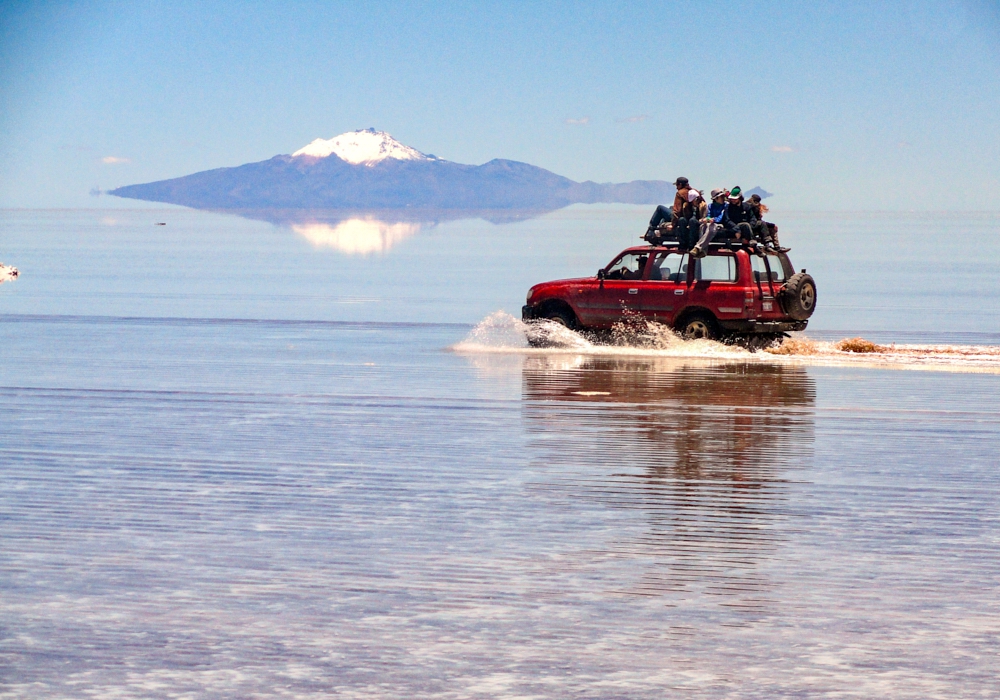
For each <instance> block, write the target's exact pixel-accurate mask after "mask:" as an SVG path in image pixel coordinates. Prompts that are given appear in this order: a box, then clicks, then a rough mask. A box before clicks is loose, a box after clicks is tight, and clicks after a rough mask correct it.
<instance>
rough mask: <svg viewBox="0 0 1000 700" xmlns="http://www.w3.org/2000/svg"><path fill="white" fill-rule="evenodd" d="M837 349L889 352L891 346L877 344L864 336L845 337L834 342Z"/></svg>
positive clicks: (861, 351) (842, 350) (844, 350)
mask: <svg viewBox="0 0 1000 700" xmlns="http://www.w3.org/2000/svg"><path fill="white" fill-rule="evenodd" d="M833 347H835V348H836V349H837V350H840V351H841V352H860V353H869V352H888V351H889V350H890V348H887V347H886V346H884V345H876V344H875V343H873V342H872V341H870V340H865V339H864V338H844V339H843V340H841V341H838V342H837V343H835V344H834V346H833Z"/></svg>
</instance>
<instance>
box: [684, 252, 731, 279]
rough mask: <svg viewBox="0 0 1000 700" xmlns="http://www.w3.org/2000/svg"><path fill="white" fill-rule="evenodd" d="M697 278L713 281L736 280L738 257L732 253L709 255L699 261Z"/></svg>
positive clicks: (696, 268) (696, 272)
mask: <svg viewBox="0 0 1000 700" xmlns="http://www.w3.org/2000/svg"><path fill="white" fill-rule="evenodd" d="M694 272H695V279H697V280H708V281H713V282H735V281H736V258H735V257H734V256H732V255H709V256H708V257H707V258H702V259H700V260H698V261H697V263H696V264H695V268H694Z"/></svg>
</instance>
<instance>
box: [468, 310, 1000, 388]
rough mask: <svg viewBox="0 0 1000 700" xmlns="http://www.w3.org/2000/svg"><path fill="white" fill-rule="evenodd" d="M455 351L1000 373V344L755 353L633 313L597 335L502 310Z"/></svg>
mask: <svg viewBox="0 0 1000 700" xmlns="http://www.w3.org/2000/svg"><path fill="white" fill-rule="evenodd" d="M451 349H452V350H454V351H456V352H461V353H467V354H483V353H488V354H497V353H506V354H510V353H515V354H528V355H533V354H546V355H565V354H567V353H568V354H573V355H644V356H658V357H676V358H689V359H691V360H696V359H702V360H710V361H712V362H720V361H722V362H755V363H774V364H793V365H814V366H845V365H848V366H862V367H873V368H881V369H917V370H921V369H922V370H934V371H948V372H986V373H990V374H1000V347H997V346H991V345H900V344H894V345H888V346H886V345H877V344H875V343H872V342H870V341H867V340H865V339H863V338H847V339H844V340H841V341H837V342H825V341H819V340H813V339H811V338H808V337H806V336H804V335H801V334H796V335H795V336H794V337H791V338H786V339H785V340H784V341H782V342H781V343H780V344H777V345H774V346H772V347H769V348H765V349H764V350H763V351H762V352H754V351H751V350H748V349H746V348H743V347H740V346H738V345H729V344H725V343H719V342H715V341H712V340H706V339H695V340H685V339H683V338H681V337H679V336H678V335H677V334H676V333H675V332H674V331H673V330H672V329H671V328H670V327H668V326H664V325H661V324H658V323H650V322H647V321H646V320H645V319H643V318H642V317H641V316H638V315H628V314H626V316H625V317H624V318H623V319H622V321H621V323H618V324H616V325H615V327H614V328H613V329H612V331H611V333H610V334H605V335H602V336H600V337H599V338H598V337H590V336H588V335H587V334H585V333H579V332H576V331H573V330H570V329H569V328H566V327H565V326H563V325H561V324H559V323H556V322H554V321H532V322H531V323H524V322H522V321H521V320H519V319H517V318H514V317H513V316H511V315H510V314H508V313H506V312H503V311H497V312H495V313H492V314H490V315H489V316H487V317H486V318H484V319H483V320H482V321H481V322H480V323H479V324H477V325H476V327H475V328H473V329H472V331H471V332H470V333H469V335H468V336H467V337H466V338H465V339H464V340H463V341H461V342H459V343H457V344H456V345H454V346H453V347H452V348H451Z"/></svg>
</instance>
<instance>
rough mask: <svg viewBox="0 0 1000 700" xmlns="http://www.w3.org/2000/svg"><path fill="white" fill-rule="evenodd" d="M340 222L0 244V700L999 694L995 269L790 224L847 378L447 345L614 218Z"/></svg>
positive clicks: (512, 301) (201, 227)
mask: <svg viewBox="0 0 1000 700" xmlns="http://www.w3.org/2000/svg"><path fill="white" fill-rule="evenodd" d="M904 218H905V217H904ZM164 220H166V221H168V226H166V227H154V226H153V225H152V222H153V221H164ZM359 220H360V221H361V223H360V224H359V223H358V222H357V221H354V222H352V223H349V224H345V225H344V226H341V225H340V223H341V222H326V223H328V224H329V226H328V227H326V228H323V227H317V228H310V229H309V230H308V231H300V233H301V234H302V235H301V236H300V235H296V234H295V233H294V232H293V231H287V230H286V231H281V230H277V229H274V228H273V227H271V226H270V225H267V224H259V223H258V224H247V223H246V222H242V221H240V220H237V219H234V218H232V217H222V216H215V215H209V214H202V213H196V212H181V211H177V210H170V211H165V212H156V213H155V216H154V214H153V213H150V212H144V211H138V212H115V213H114V214H113V216H112V215H111V214H100V213H94V212H90V213H88V212H82V213H81V212H69V213H66V212H41V213H39V212H0V229H2V233H3V236H4V238H3V240H4V245H5V246H6V248H5V250H6V252H5V253H4V256H5V260H7V261H8V262H13V263H16V264H17V265H18V266H19V267H20V268H21V269H22V270H23V271H24V274H23V275H22V277H21V278H20V279H19V280H17V282H16V283H14V284H3V285H2V287H0V295H2V300H3V304H4V308H3V314H4V315H2V316H0V601H2V602H0V697H12V698H49V697H52V698H65V697H150V698H155V697H199V698H200V697H206V698H230V697H289V698H325V697H345V698H375V697H385V698H400V697H441V698H463V697H470V698H480V697H481V698H492V697H528V696H533V697H629V698H640V697H642V698H663V697H693V698H724V697H747V698H755V697H756V698H773V697H816V696H824V697H826V696H836V697H866V698H871V697H878V698H882V697H892V698H921V699H923V698H929V697H939V698H949V699H951V698H956V697H991V696H995V695H996V690H995V689H996V666H997V654H996V650H997V649H998V648H1000V603H998V601H1000V595H998V587H1000V534H998V533H1000V517H998V515H997V514H998V513H1000V475H998V473H997V457H996V455H997V454H998V452H1000V410H998V408H997V401H996V399H997V396H998V395H1000V378H998V377H997V376H995V375H996V371H995V367H996V361H997V360H996V354H997V346H998V344H1000V338H998V336H997V335H996V334H995V333H993V334H987V333H984V332H983V331H988V330H990V329H992V328H993V325H995V324H993V325H991V323H992V321H991V320H990V319H994V320H995V318H996V316H997V313H998V310H997V305H996V300H997V289H998V286H997V284H996V272H995V268H996V266H995V265H992V264H991V263H990V262H989V261H990V260H991V259H992V258H991V256H990V255H988V254H983V255H980V256H979V257H978V262H974V263H970V262H969V261H968V260H966V259H965V258H963V257H962V255H963V253H962V251H960V250H958V249H955V250H951V249H949V250H941V249H940V246H938V245H937V242H938V241H939V240H940V237H941V226H942V223H941V219H940V217H937V216H928V217H916V218H915V219H914V218H913V217H910V218H907V219H906V220H905V221H902V222H901V221H900V217H899V215H892V216H891V217H889V216H885V217H880V216H866V217H864V218H861V219H858V220H852V221H847V220H843V219H842V217H837V218H833V219H831V218H830V217H828V216H825V215H823V216H821V215H816V216H807V215H802V216H799V217H797V218H793V219H792V220H791V221H790V224H791V225H790V226H789V227H788V230H789V231H790V233H789V234H788V235H789V236H790V240H793V244H794V245H795V257H796V260H797V262H798V264H808V266H809V269H810V272H812V273H813V274H815V275H816V276H817V278H818V279H820V285H821V287H822V289H823V290H825V291H823V294H824V296H823V298H824V299H826V301H825V302H824V305H823V306H822V307H821V308H820V310H819V311H818V312H817V318H816V323H815V324H814V326H815V327H817V328H823V327H824V324H826V325H825V327H826V328H843V327H849V325H850V324H853V323H855V322H857V323H858V324H860V325H861V327H862V328H865V329H873V328H874V329H881V332H874V333H873V332H872V331H871V330H867V331H865V332H864V337H865V338H867V339H869V340H871V341H874V342H875V343H878V344H880V345H883V346H886V347H888V348H890V349H891V352H886V351H880V352H877V353H873V354H868V355H853V354H850V353H844V352H840V351H838V350H837V349H836V346H835V344H836V342H837V341H839V340H841V339H843V338H844V337H845V335H843V334H831V333H830V332H827V333H823V332H821V331H817V330H814V329H813V328H810V331H809V333H808V334H807V335H806V337H804V338H801V337H800V338H798V339H797V341H799V345H798V346H796V347H795V348H794V351H795V352H794V353H793V354H787V355H783V354H778V355H774V354H768V353H763V352H758V353H750V352H748V351H746V350H743V349H740V348H735V347H731V346H726V345H720V344H718V343H711V342H708V341H694V342H689V343H688V342H683V341H680V340H679V339H677V338H676V337H675V336H674V335H673V334H672V333H670V332H669V331H665V330H664V329H662V328H655V327H647V328H645V329H642V330H641V332H639V333H638V334H635V333H633V335H632V336H630V337H628V338H621V339H620V340H621V341H622V342H620V343H619V344H618V345H614V346H599V345H595V344H593V343H592V342H590V341H589V340H588V339H586V338H584V337H581V336H579V335H577V334H571V333H568V332H564V331H561V330H560V329H558V328H556V329H552V333H554V334H557V335H559V334H561V335H559V337H558V338H557V340H559V344H560V347H557V348H550V349H532V348H528V347H527V343H526V340H525V335H524V328H523V326H522V325H520V322H519V321H516V320H515V319H514V318H512V317H511V316H509V315H506V314H494V315H492V316H489V317H487V318H486V319H485V320H484V321H483V322H482V323H480V324H478V325H477V326H476V327H475V328H473V329H471V330H470V325H468V324H465V323H464V322H466V321H471V320H474V319H479V318H483V317H484V316H485V315H486V314H487V313H488V311H489V310H490V309H495V308H507V309H508V310H515V309H516V308H517V306H518V305H519V304H520V302H521V299H522V298H523V297H522V295H523V293H524V290H525V289H527V287H528V286H530V284H532V283H534V282H537V281H538V280H539V279H545V278H553V277H558V276H573V275H578V274H586V273H590V272H592V271H593V270H594V269H596V266H597V265H600V264H603V263H605V262H607V260H608V259H609V257H610V256H611V255H613V254H614V252H616V251H617V250H618V249H620V248H621V247H624V246H625V245H628V244H630V243H632V242H634V241H635V239H636V234H637V231H640V230H641V228H643V227H644V222H645V221H646V220H648V211H645V210H642V211H639V210H638V209H628V210H625V209H622V210H620V211H619V210H611V209H607V210H605V209H599V208H597V209H591V210H566V211H564V212H560V213H557V214H556V215H552V216H550V217H543V218H542V219H534V220H529V221H526V222H523V223H522V224H511V225H504V226H494V225H493V224H488V223H486V222H471V223H469V222H444V221H442V223H440V225H434V226H431V227H426V228H422V229H421V230H420V231H419V232H417V231H416V230H415V229H414V230H412V231H411V230H410V229H406V228H392V227H389V228H385V227H383V226H382V224H381V223H379V222H378V221H375V220H370V219H367V218H363V217H362V218H361V219H359ZM382 223H385V222H382ZM962 226H963V232H965V233H968V231H967V230H966V229H968V227H969V226H972V227H973V228H972V229H969V230H972V231H973V234H974V236H973V237H976V236H978V238H977V240H981V241H983V245H986V246H987V248H989V247H990V246H994V247H995V245H996V243H995V241H996V237H995V236H994V237H991V236H990V231H992V229H993V228H995V227H996V217H995V215H988V216H987V215H983V216H979V217H978V218H976V217H971V218H970V220H969V221H965V220H963V222H962ZM892 227H899V230H905V231H906V232H907V237H908V238H907V240H908V244H907V246H906V247H905V249H904V250H899V247H898V240H899V233H898V231H896V230H892ZM783 230H784V229H783ZM783 235H784V234H783ZM956 235H957V234H956ZM302 236H305V237H306V238H303V237H302ZM307 239H308V240H307ZM862 247H864V248H865V249H866V250H867V251H869V252H870V254H866V256H865V259H864V260H859V259H856V256H854V255H853V254H852V253H850V251H853V250H857V249H860V248H862ZM526 250H530V251H532V254H531V255H530V256H525V255H524V251H526ZM890 251H891V252H890ZM986 252H987V253H988V252H989V251H988V250H987V251H986ZM348 253H350V254H351V255H350V256H348ZM928 255H932V256H934V259H935V260H936V261H937V265H938V266H937V268H936V269H941V270H947V271H948V273H947V275H945V276H944V277H942V278H941V279H939V280H938V281H939V282H940V283H941V284H943V285H944V286H941V287H937V288H936V290H935V291H936V296H933V297H929V296H921V294H922V293H924V292H925V291H926V281H925V280H926V276H925V275H924V274H923V273H924V272H925V271H926V267H927V265H926V260H927V259H928V258H927V256H928ZM889 257H891V258H892V259H893V260H896V261H897V262H898V263H899V264H898V265H896V266H894V267H893V269H892V270H887V269H885V266H884V263H883V262H880V261H883V260H885V259H887V258H889ZM993 257H995V256H993ZM956 309H957V310H959V311H961V313H960V314H959V315H957V316H956V315H955V314H956ZM189 317H199V318H189ZM268 318H270V319H296V318H298V319H310V320H307V321H295V320H255V319H268ZM233 319H246V320H233ZM324 319H326V320H324ZM399 320H408V321H435V322H437V321H441V320H447V321H460V322H463V323H462V325H459V324H457V323H456V324H454V325H447V324H440V323H397V322H396V321H399ZM345 321H346V322H345ZM372 321H383V322H382V323H373V322H372ZM848 322H849V323H848ZM948 324H952V325H953V326H954V329H952V330H955V329H966V330H969V331H976V332H970V333H967V334H964V335H963V334H961V333H954V332H949V334H948V335H943V334H928V333H927V331H928V330H931V329H935V328H940V327H942V326H946V325H948ZM949 328H950V326H949ZM949 328H946V329H945V330H949ZM893 329H895V330H893ZM900 329H905V331H904V330H900ZM633 330H634V329H633ZM893 344H895V346H894V347H893ZM792 349H793V348H791V347H790V348H789V351H791V350H792ZM898 369H930V370H948V371H947V372H942V371H925V372H912V371H896V370H898ZM956 370H957V371H956Z"/></svg>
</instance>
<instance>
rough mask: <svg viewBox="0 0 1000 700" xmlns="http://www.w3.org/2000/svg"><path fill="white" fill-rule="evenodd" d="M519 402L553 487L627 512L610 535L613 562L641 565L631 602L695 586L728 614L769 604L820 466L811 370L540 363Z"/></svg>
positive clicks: (598, 360)
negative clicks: (777, 567)
mask: <svg viewBox="0 0 1000 700" xmlns="http://www.w3.org/2000/svg"><path fill="white" fill-rule="evenodd" d="M522 396H523V399H524V413H525V418H526V423H527V432H528V438H529V448H530V451H531V453H532V454H533V456H534V458H535V459H536V460H537V461H538V465H539V466H538V470H539V473H541V474H543V475H545V476H544V479H545V481H546V482H548V484H550V485H548V486H546V488H547V489H548V490H552V489H556V490H558V492H559V493H560V494H561V496H562V499H566V500H571V501H574V502H576V503H579V504H581V505H580V507H581V508H582V507H584V504H589V506H590V507H591V508H600V509H603V508H612V509H614V510H615V511H618V512H622V513H626V514H629V515H625V516H622V517H624V518H625V520H626V521H630V522H632V525H631V527H625V526H624V525H622V526H620V527H618V528H616V529H614V530H610V531H611V532H615V533H616V534H615V535H614V536H615V537H616V538H617V541H616V542H615V543H614V544H613V545H612V547H613V549H614V550H615V551H616V552H618V553H619V555H622V556H624V555H625V554H628V556H630V557H633V558H636V559H637V560H644V561H645V562H646V565H645V566H640V567H639V571H641V572H642V573H641V576H640V579H639V580H638V581H635V580H633V581H634V582H633V583H632V584H630V585H631V587H632V592H635V593H639V594H656V595H661V594H669V593H670V592H684V591H686V592H687V593H690V592H691V591H692V590H694V589H698V590H701V591H703V592H705V593H707V594H711V595H723V596H726V597H727V599H729V600H731V602H730V603H726V604H727V605H728V604H733V605H737V606H744V607H746V608H759V607H760V606H761V605H763V604H764V602H763V601H762V599H761V597H760V596H761V595H763V594H765V593H766V592H767V591H769V590H770V589H771V585H772V584H771V581H770V577H769V575H768V574H767V572H766V564H767V562H769V561H770V560H771V559H773V558H774V557H775V555H776V552H777V549H778V548H779V547H780V546H781V544H782V542H784V541H785V540H787V539H788V538H789V537H790V533H791V532H793V531H794V529H795V528H794V523H793V522H792V520H793V519H795V518H796V517H799V516H801V515H802V513H801V512H800V510H799V506H798V505H797V501H796V498H795V496H794V490H795V488H796V486H795V484H796V481H797V479H796V475H797V474H801V473H802V472H803V471H804V469H805V468H807V467H808V466H809V464H810V463H811V460H812V456H813V442H814V434H815V417H814V406H815V383H814V381H813V379H812V378H811V377H810V376H809V374H808V372H807V371H806V370H804V369H803V368H800V367H785V366H780V365H767V364H757V363H730V364H718V363H712V364H709V363H692V362H690V361H686V360H678V359H676V358H663V357H659V358H641V357H629V358H621V357H595V356H576V357H575V358H573V357H571V356H540V357H531V358H528V359H527V360H526V362H525V365H524V368H523V370H522ZM636 513H641V514H642V517H641V518H639V519H636V518H635V517H634V515H632V514H636ZM636 521H637V522H636ZM630 576H631V575H630ZM687 593H685V595H686V594H687ZM733 596H736V597H737V598H738V599H739V600H735V601H732V597H733Z"/></svg>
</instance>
